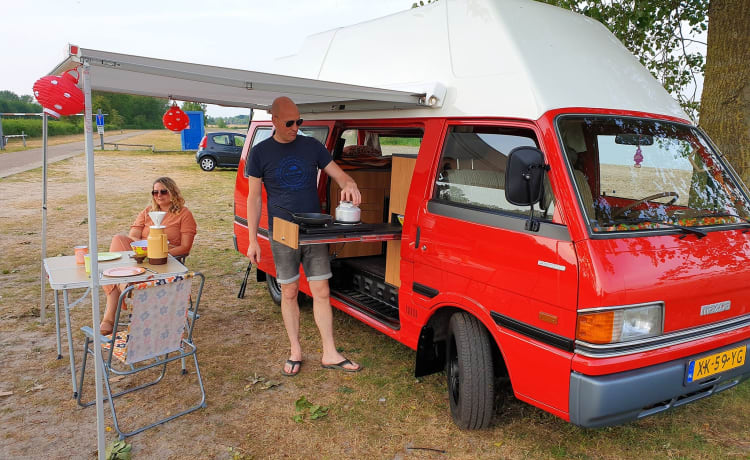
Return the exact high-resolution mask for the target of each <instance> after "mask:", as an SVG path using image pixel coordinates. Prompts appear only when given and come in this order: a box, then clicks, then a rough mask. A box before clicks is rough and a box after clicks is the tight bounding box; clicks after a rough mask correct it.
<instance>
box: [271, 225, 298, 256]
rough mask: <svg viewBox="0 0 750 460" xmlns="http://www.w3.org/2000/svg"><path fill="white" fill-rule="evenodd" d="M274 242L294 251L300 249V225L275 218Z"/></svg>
mask: <svg viewBox="0 0 750 460" xmlns="http://www.w3.org/2000/svg"><path fill="white" fill-rule="evenodd" d="M273 240H274V241H278V242H279V243H281V244H283V245H285V246H289V247H290V248H292V249H297V247H299V225H297V224H295V223H293V222H289V221H288V220H284V219H280V218H278V217H274V218H273Z"/></svg>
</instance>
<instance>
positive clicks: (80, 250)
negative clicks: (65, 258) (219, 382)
mask: <svg viewBox="0 0 750 460" xmlns="http://www.w3.org/2000/svg"><path fill="white" fill-rule="evenodd" d="M73 249H74V250H75V254H76V263H77V264H78V265H83V264H84V263H85V261H84V260H83V256H84V255H86V254H88V253H89V247H88V246H76V247H74V248H73Z"/></svg>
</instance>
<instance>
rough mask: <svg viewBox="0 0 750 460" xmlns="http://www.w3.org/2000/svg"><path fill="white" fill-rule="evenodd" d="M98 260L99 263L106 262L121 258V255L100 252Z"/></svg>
mask: <svg viewBox="0 0 750 460" xmlns="http://www.w3.org/2000/svg"><path fill="white" fill-rule="evenodd" d="M98 257H99V258H98V259H97V260H98V261H99V262H106V261H108V260H115V259H119V258H120V257H122V254H120V253H119V252H100V253H99V256H98Z"/></svg>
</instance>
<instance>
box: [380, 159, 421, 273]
mask: <svg viewBox="0 0 750 460" xmlns="http://www.w3.org/2000/svg"><path fill="white" fill-rule="evenodd" d="M416 162H417V157H414V156H410V157H407V156H394V157H393V163H392V165H393V167H392V170H391V190H390V196H391V200H390V208H389V212H388V216H389V218H390V216H392V215H393V214H394V213H395V214H401V215H403V214H404V213H405V212H406V200H407V198H408V196H409V186H410V185H411V176H412V174H414V165H415V164H416ZM387 245H388V246H387V249H386V255H385V282H386V283H388V284H392V285H393V286H401V241H400V240H399V241H388V243H387Z"/></svg>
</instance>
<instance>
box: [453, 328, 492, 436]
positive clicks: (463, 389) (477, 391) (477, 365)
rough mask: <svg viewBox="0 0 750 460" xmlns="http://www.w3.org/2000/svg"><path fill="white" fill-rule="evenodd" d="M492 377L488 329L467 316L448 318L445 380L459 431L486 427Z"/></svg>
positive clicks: (490, 400)
mask: <svg viewBox="0 0 750 460" xmlns="http://www.w3.org/2000/svg"><path fill="white" fill-rule="evenodd" d="M493 375H494V369H493V362H492V349H491V345H490V337H489V334H488V333H487V330H486V329H485V328H484V327H483V326H482V324H481V323H480V322H479V320H478V319H476V318H475V317H473V316H471V315H470V314H468V313H456V314H454V315H453V316H451V319H450V324H449V334H448V344H447V360H446V377H447V380H448V395H449V397H450V405H451V415H452V416H453V420H454V421H455V422H456V425H458V427H459V428H461V429H463V430H476V429H480V428H486V427H488V426H489V424H490V420H491V419H492V415H493V404H494V398H495V387H494V381H493Z"/></svg>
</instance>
